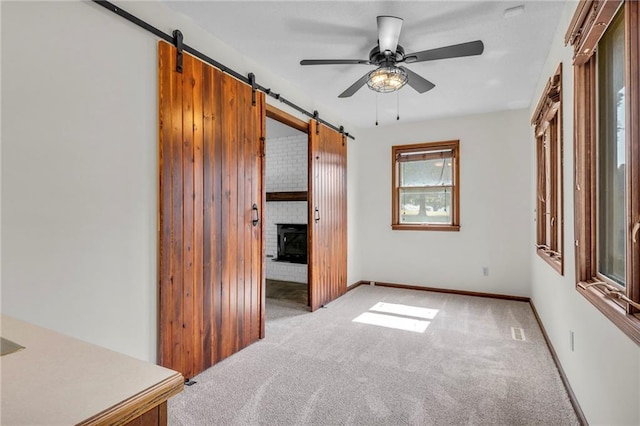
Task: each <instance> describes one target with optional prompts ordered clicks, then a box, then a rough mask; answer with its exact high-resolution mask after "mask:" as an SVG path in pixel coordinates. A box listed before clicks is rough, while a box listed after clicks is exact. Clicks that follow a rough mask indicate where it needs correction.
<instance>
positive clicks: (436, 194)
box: [391, 140, 460, 231]
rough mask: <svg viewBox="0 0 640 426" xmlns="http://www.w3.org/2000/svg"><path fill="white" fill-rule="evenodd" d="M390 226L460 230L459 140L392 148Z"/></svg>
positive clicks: (397, 228)
mask: <svg viewBox="0 0 640 426" xmlns="http://www.w3.org/2000/svg"><path fill="white" fill-rule="evenodd" d="M391 151H392V158H393V170H392V175H393V196H392V200H393V211H392V224H391V227H392V229H396V230H422V231H459V230H460V201H459V191H460V178H459V176H460V168H459V164H460V141H457V140H456V141H446V142H432V143H422V144H415V145H400V146H394V147H392V150H391Z"/></svg>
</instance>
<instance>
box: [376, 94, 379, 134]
mask: <svg viewBox="0 0 640 426" xmlns="http://www.w3.org/2000/svg"><path fill="white" fill-rule="evenodd" d="M378 96H379V95H378V94H377V93H376V126H377V125H378Z"/></svg>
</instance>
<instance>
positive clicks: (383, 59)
mask: <svg viewBox="0 0 640 426" xmlns="http://www.w3.org/2000/svg"><path fill="white" fill-rule="evenodd" d="M389 53H390V54H386V55H385V52H380V47H379V46H376V47H374V48H373V49H371V52H369V62H371V64H373V65H387V66H393V65H394V64H395V63H396V62H402V61H403V60H404V49H403V48H402V46H400V45H398V46H397V47H396V53H395V55H394V54H393V52H389Z"/></svg>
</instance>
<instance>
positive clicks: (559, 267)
mask: <svg viewBox="0 0 640 426" xmlns="http://www.w3.org/2000/svg"><path fill="white" fill-rule="evenodd" d="M536 251H537V252H538V256H540V257H541V258H542V260H544V261H545V262H547V263H548V264H549V265H551V267H552V268H553V269H555V270H556V272H557V273H559V274H560V275H564V268H563V262H562V257H560V258H559V257H558V256H554V255H553V254H551V253H549V252H548V251H546V250H545V249H542V248H539V249H537V250H536Z"/></svg>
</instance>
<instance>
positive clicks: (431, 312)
mask: <svg viewBox="0 0 640 426" xmlns="http://www.w3.org/2000/svg"><path fill="white" fill-rule="evenodd" d="M369 310H370V311H375V312H384V313H386V314H395V315H403V316H406V317H414V318H423V319H429V320H431V319H434V318H435V317H436V315H438V310H437V309H429V308H420V307H418V306H409V305H399V304H397V303H386V302H378V303H376V304H375V305H373V306H372V307H371V308H369Z"/></svg>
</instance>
